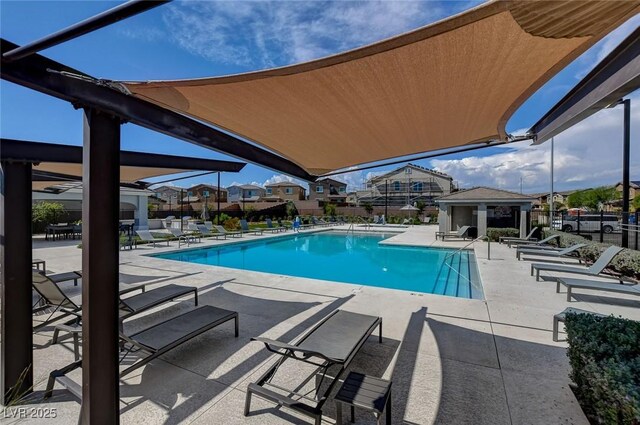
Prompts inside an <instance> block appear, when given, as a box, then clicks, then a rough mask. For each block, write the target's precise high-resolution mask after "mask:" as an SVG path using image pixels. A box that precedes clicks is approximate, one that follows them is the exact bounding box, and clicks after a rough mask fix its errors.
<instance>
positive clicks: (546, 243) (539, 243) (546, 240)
mask: <svg viewBox="0 0 640 425" xmlns="http://www.w3.org/2000/svg"><path fill="white" fill-rule="evenodd" d="M556 238H558V239H560V235H551V236H548V237H546V238H544V239H542V240H540V241H507V246H509V248H511V245H518V246H527V247H529V246H550V245H549V242H551V241H552V240H554V239H556Z"/></svg>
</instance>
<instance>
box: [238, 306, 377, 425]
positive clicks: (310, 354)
mask: <svg viewBox="0 0 640 425" xmlns="http://www.w3.org/2000/svg"><path fill="white" fill-rule="evenodd" d="M378 327H379V329H380V330H379V332H380V333H379V337H378V338H379V342H382V318H380V317H375V316H368V315H365V314H359V313H352V312H350V311H345V310H335V311H334V312H333V313H331V314H329V315H328V316H327V317H325V318H324V319H322V320H321V321H320V322H319V323H318V324H316V325H315V326H313V327H312V328H311V329H310V330H309V331H308V332H307V333H305V334H304V336H302V337H301V338H300V339H299V340H298V341H297V342H296V343H293V344H289V343H285V342H281V341H276V340H272V339H268V338H252V340H253V341H258V342H262V343H264V345H265V348H266V349H267V350H269V351H270V352H272V353H274V354H276V355H278V356H282V357H281V358H280V359H279V360H278V361H277V362H275V363H274V364H273V365H272V366H271V367H270V368H269V369H268V370H267V371H266V372H265V373H264V374H263V375H262V376H261V377H260V378H259V379H258V381H257V382H255V383H251V384H249V386H248V388H247V397H246V400H245V406H244V415H245V416H248V415H249V412H250V410H251V397H252V395H253V394H255V395H257V396H260V397H262V398H264V399H267V400H270V401H272V402H274V403H276V404H278V405H281V406H285V407H288V408H290V409H293V410H296V411H298V412H300V413H302V414H304V415H307V416H310V417H312V418H314V419H315V423H316V425H319V424H320V423H321V421H322V407H323V406H324V404H325V403H326V401H327V400H328V398H329V394H330V393H331V390H332V389H333V387H334V386H335V385H336V384H337V383H338V382H339V381H340V378H341V376H342V375H343V373H344V372H345V371H346V370H347V368H348V367H349V364H350V363H351V361H352V360H353V358H354V357H355V356H356V354H357V353H358V351H359V350H360V348H362V346H363V345H364V343H365V342H366V340H367V338H368V337H369V336H370V335H371V334H372V333H373V332H374V330H375V329H376V328H378ZM287 359H291V360H294V361H299V362H304V363H307V364H311V365H313V366H317V373H316V374H315V376H316V377H317V378H318V379H317V380H316V385H315V396H314V397H309V396H308V394H309V392H305V393H301V392H299V391H300V390H299V389H297V388H296V389H287V388H283V387H281V386H278V385H275V384H273V383H272V378H273V377H274V375H275V374H276V373H277V371H278V369H279V368H280V367H281V366H282V364H283V363H284V362H285V361H286V360H287ZM332 366H337V367H338V370H337V372H336V373H335V374H334V375H333V376H332V379H331V383H329V384H328V385H326V386H325V389H324V390H323V391H321V385H322V383H323V381H324V380H325V378H327V371H328V369H329V368H330V367H332ZM327 379H329V378H327ZM304 401H307V402H309V403H304Z"/></svg>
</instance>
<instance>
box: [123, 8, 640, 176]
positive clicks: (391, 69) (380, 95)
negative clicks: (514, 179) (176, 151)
mask: <svg viewBox="0 0 640 425" xmlns="http://www.w3.org/2000/svg"><path fill="white" fill-rule="evenodd" d="M638 11H640V2H639V1H635V0H634V1H596V0H587V1H583V0H581V1H492V2H488V3H486V4H483V5H481V6H479V7H476V8H474V9H471V10H469V11H467V12H464V13H461V14H459V15H456V16H454V17H451V18H448V19H445V20H442V21H440V22H437V23H435V24H432V25H429V26H426V27H423V28H420V29H418V30H416V31H413V32H409V33H406V34H403V35H400V36H397V37H394V38H391V39H388V40H385V41H382V42H379V43H376V44H373V45H370V46H366V47H363V48H360V49H356V50H353V51H349V52H346V53H342V54H339V55H335V56H331V57H328V58H324V59H320V60H316V61H312V62H308V63H303V64H299V65H293V66H287V67H284V68H278V69H273V70H267V71H261V72H253V73H247V74H240V75H234V76H226V77H216V78H202V79H193V80H179V81H157V82H128V83H124V86H125V87H126V89H127V90H129V91H130V92H131V93H133V94H134V95H135V96H137V97H138V98H141V99H145V100H148V101H151V102H153V103H156V104H157V105H159V106H161V107H163V108H167V109H170V110H173V111H176V112H178V113H181V114H185V115H188V116H190V117H192V118H195V119H198V120H201V121H204V122H207V123H210V124H212V125H214V126H216V127H219V128H222V129H225V130H227V131H229V132H231V133H233V134H235V135H238V136H241V137H243V138H245V139H248V140H250V141H252V142H255V143H257V144H259V145H261V146H263V147H265V148H267V149H268V150H271V151H273V152H275V153H278V154H280V155H282V156H284V157H285V158H287V159H289V160H291V161H292V162H294V163H296V164H297V165H299V166H300V167H302V168H303V169H305V170H306V171H307V172H309V173H310V174H315V175H320V174H324V173H329V172H331V171H335V170H337V169H343V168H346V167H349V166H353V165H358V164H364V163H370V162H373V161H379V160H383V159H387V158H394V157H399V156H404V155H411V154H417V153H423V152H427V151H433V150H438V149H446V148H451V147H458V146H463V145H467V144H473V143H478V142H484V141H491V140H500V141H503V142H504V141H506V140H508V135H507V133H506V131H505V124H506V122H507V120H508V119H509V118H510V117H511V115H512V114H513V113H514V112H515V110H516V109H517V108H518V107H519V106H520V105H521V104H522V103H523V102H524V101H525V100H526V99H527V98H528V97H529V96H531V94H533V93H534V92H535V91H536V90H537V89H538V88H540V87H541V86H542V85H543V84H544V83H545V82H547V81H548V80H549V79H550V78H551V77H553V76H554V75H555V74H556V73H557V72H558V71H560V70H561V69H562V68H564V67H565V66H566V65H567V64H569V63H570V62H571V61H572V60H573V59H575V58H576V57H577V56H578V55H580V54H581V53H582V52H584V51H585V50H586V49H588V48H589V47H591V46H592V45H593V44H594V43H595V42H597V41H598V40H599V39H601V38H602V37H603V36H604V35H606V34H607V33H609V32H610V31H611V30H612V29H614V28H616V27H617V26H619V25H620V24H621V23H622V22H624V21H625V20H627V19H628V18H630V17H631V16H633V15H635V14H636V13H638Z"/></svg>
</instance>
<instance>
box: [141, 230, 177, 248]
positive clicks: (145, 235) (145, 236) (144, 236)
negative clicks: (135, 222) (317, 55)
mask: <svg viewBox="0 0 640 425" xmlns="http://www.w3.org/2000/svg"><path fill="white" fill-rule="evenodd" d="M136 234H137V235H138V236H139V237H140V240H142V241H143V242H147V243H149V242H150V243H152V244H153V247H154V248H155V247H156V243H158V242H166V243H167V246H169V239H159V238H156V237H154V236H153V235H152V234H151V232H150V231H148V230H136Z"/></svg>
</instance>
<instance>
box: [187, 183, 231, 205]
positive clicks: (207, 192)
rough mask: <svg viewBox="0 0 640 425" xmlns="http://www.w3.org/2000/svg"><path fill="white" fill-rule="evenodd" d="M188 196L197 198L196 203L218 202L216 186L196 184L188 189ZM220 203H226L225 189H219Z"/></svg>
mask: <svg viewBox="0 0 640 425" xmlns="http://www.w3.org/2000/svg"><path fill="white" fill-rule="evenodd" d="M188 192H189V193H188V195H189V196H192V197H195V198H198V202H204V201H205V199H206V200H207V202H217V201H218V186H213V185H210V184H198V185H195V186H192V187H190V188H189V189H188ZM220 202H227V189H225V188H222V187H221V188H220Z"/></svg>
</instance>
